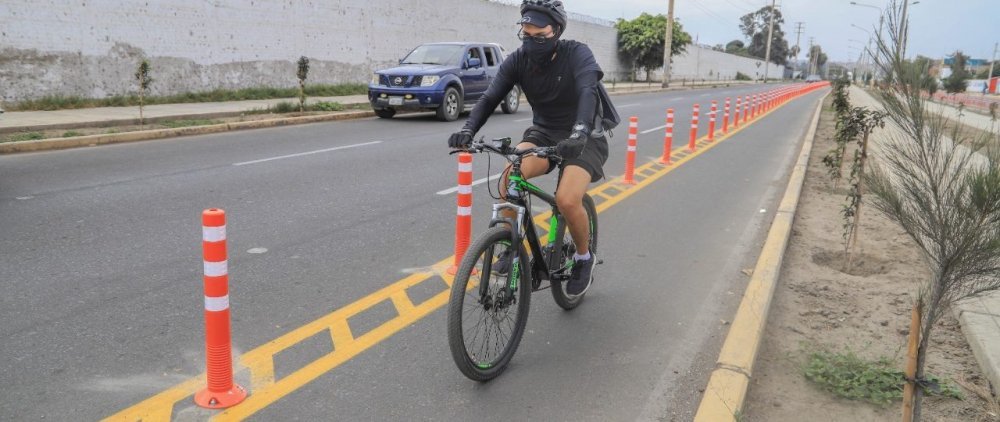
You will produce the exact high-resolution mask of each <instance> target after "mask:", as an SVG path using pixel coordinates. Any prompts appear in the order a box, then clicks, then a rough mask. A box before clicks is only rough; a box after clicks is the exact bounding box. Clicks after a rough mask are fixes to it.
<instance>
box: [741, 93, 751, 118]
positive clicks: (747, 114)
mask: <svg viewBox="0 0 1000 422" xmlns="http://www.w3.org/2000/svg"><path fill="white" fill-rule="evenodd" d="M748 118H750V96H749V95H747V96H745V97H743V123H744V124H746V122H747V119H748Z"/></svg>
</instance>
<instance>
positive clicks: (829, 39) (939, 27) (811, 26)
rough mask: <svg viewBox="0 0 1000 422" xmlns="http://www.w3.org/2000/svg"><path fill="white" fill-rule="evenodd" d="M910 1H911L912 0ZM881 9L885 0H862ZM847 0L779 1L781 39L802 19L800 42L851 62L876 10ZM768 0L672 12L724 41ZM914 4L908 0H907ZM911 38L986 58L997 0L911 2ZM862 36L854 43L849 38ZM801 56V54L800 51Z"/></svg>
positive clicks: (637, 7) (646, 8) (607, 11)
mask: <svg viewBox="0 0 1000 422" xmlns="http://www.w3.org/2000/svg"><path fill="white" fill-rule="evenodd" d="M910 1H911V2H912V1H913V0H910ZM858 2H859V3H867V4H871V5H874V6H878V7H882V8H885V7H886V6H887V5H888V4H889V1H888V0H861V1H858ZM564 3H565V4H566V8H567V10H569V11H571V12H577V13H582V14H585V15H590V16H595V17H599V18H604V19H609V20H615V19H618V18H625V19H632V18H634V17H636V16H638V15H639V14H641V13H643V12H648V13H651V14H659V13H662V14H666V13H667V0H615V1H608V0H564ZM850 3H851V2H850V0H778V7H779V8H780V9H781V13H782V16H783V17H784V18H785V24H784V26H783V27H782V29H783V30H784V31H785V34H786V36H785V38H786V39H787V40H788V42H789V44H790V45H794V44H795V22H804V29H803V33H802V40H801V45H802V46H803V47H802V50H803V51H805V50H806V46H808V45H809V37H814V41H815V42H816V43H817V44H819V45H821V46H822V47H823V51H824V52H826V54H827V55H828V56H829V57H830V59H831V60H834V61H847V60H850V61H853V60H855V59H857V57H858V54H859V50H857V49H852V48H850V47H849V46H858V45H860V44H861V43H863V42H866V41H867V40H868V35H867V34H865V33H864V32H863V31H862V30H860V29H856V28H854V27H852V26H851V24H852V23H853V24H855V25H858V26H861V27H863V28H866V29H867V28H871V27H873V26H877V25H878V18H879V11H878V10H876V9H873V8H869V7H859V6H853V5H851V4H850ZM765 4H770V0H767V1H766V2H765V0H675V3H674V16H676V17H677V18H679V19H680V21H681V23H682V24H683V25H684V29H685V30H686V31H687V32H689V33H690V34H691V35H692V36H695V35H697V36H698V42H699V43H700V44H708V45H715V44H726V43H727V42H729V41H732V40H734V39H740V40H743V41H746V40H744V39H743V34H742V33H741V32H740V29H739V17H740V16H742V15H744V14H747V13H749V12H751V11H755V10H757V9H760V8H761V7H763V6H764V5H765ZM911 4H912V3H911ZM908 13H909V15H910V17H911V19H910V28H911V29H910V40H909V43H908V44H907V45H908V46H907V51H906V53H907V56H908V57H913V54H922V55H925V56H929V57H935V58H941V57H944V56H945V55H948V54H951V53H953V52H954V51H955V50H957V49H961V50H962V51H963V52H965V54H968V55H971V56H972V57H973V58H982V59H986V60H989V59H990V58H991V56H992V54H993V43H994V42H996V41H1000V22H998V21H1000V0H920V4H917V5H913V6H910V8H909V11H908ZM852 39H853V40H857V41H861V43H859V42H854V41H850V40H852ZM800 57H801V56H800Z"/></svg>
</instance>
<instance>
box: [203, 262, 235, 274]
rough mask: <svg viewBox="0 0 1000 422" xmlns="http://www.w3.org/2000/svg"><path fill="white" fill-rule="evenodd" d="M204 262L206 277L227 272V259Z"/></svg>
mask: <svg viewBox="0 0 1000 422" xmlns="http://www.w3.org/2000/svg"><path fill="white" fill-rule="evenodd" d="M204 263H205V276H206V277H221V276H224V275H226V274H229V261H220V262H209V261H204Z"/></svg>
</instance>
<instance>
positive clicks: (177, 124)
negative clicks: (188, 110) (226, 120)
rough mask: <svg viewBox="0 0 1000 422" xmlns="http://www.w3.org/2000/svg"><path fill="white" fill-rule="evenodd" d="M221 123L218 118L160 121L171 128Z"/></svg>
mask: <svg viewBox="0 0 1000 422" xmlns="http://www.w3.org/2000/svg"><path fill="white" fill-rule="evenodd" d="M219 123H222V121H219V120H208V119H192V120H170V121H166V122H162V123H160V124H161V125H163V126H166V127H168V128H171V129H176V128H179V127H189V126H207V125H217V124H219Z"/></svg>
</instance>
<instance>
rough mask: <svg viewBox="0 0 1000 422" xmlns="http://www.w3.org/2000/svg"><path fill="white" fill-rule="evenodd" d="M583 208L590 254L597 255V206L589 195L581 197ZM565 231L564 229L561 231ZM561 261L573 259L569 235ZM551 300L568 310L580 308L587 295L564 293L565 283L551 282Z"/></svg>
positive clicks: (574, 249)
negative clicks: (587, 229)
mask: <svg viewBox="0 0 1000 422" xmlns="http://www.w3.org/2000/svg"><path fill="white" fill-rule="evenodd" d="M583 208H584V209H585V210H587V220H588V221H590V247H589V249H590V252H591V253H593V254H595V255H594V256H595V257H596V256H597V255H596V254H597V206H596V205H594V198H591V197H590V195H587V194H584V195H583ZM563 230H565V229H563ZM563 240H564V241H563V245H562V247H563V259H564V260H569V259H573V253H574V252H576V247H575V246H573V239H572V238H571V237H570V235H569V233H565V236H564V238H563ZM549 290H552V299H555V301H556V304H557V305H559V307H561V308H563V309H565V310H567V311H568V310H570V309H573V308H576V307H577V306H580V303H581V302H583V297H584V296H586V295H587V293H586V292H584V293H583V294H580V295H575V296H574V295H570V294H568V293H566V281H553V282H552V288H551V289H549Z"/></svg>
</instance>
